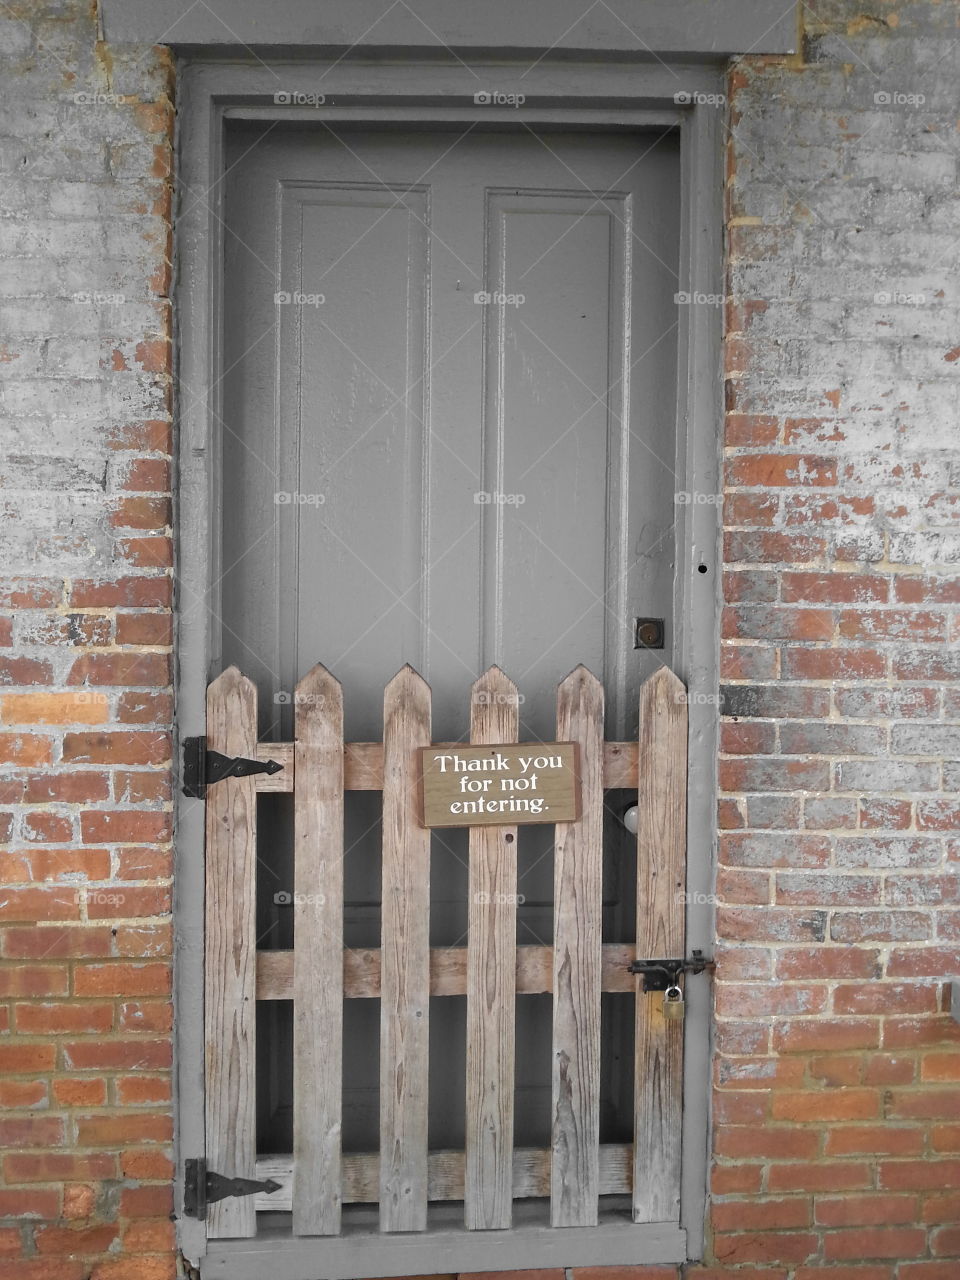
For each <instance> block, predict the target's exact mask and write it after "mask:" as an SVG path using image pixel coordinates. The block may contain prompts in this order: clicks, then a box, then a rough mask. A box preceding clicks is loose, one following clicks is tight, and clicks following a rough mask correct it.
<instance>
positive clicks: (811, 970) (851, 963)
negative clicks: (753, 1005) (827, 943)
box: [776, 916, 882, 980]
mask: <svg viewBox="0 0 960 1280" xmlns="http://www.w3.org/2000/svg"><path fill="white" fill-rule="evenodd" d="M836 919H837V917H836V916H834V917H833V921H832V922H831V927H832V926H833V923H834V922H835V921H836ZM776 965H777V977H778V978H780V979H797V978H824V979H826V978H864V979H871V980H873V979H876V978H879V977H880V974H881V972H882V960H881V953H880V951H879V950H877V949H876V948H873V947H854V946H846V947H782V948H779V949H778V951H777V960H776Z"/></svg>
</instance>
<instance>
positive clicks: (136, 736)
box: [0, 732, 171, 765]
mask: <svg viewBox="0 0 960 1280" xmlns="http://www.w3.org/2000/svg"><path fill="white" fill-rule="evenodd" d="M0 736H2V735H0ZM170 750H171V741H170V736H169V735H168V734H166V733H147V732H141V733H137V732H125V733H67V734H64V739H63V760H64V762H71V763H76V764H111V765H116V764H166V763H167V762H168V761H169V760H170ZM0 759H2V757H0ZM27 763H30V762H27ZM37 763H39V762H37Z"/></svg>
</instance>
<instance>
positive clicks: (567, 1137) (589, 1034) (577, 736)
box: [550, 667, 603, 1227]
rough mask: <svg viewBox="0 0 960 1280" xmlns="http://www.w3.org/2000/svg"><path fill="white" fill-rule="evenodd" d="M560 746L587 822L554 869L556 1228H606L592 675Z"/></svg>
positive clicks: (575, 685)
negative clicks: (576, 763)
mask: <svg viewBox="0 0 960 1280" xmlns="http://www.w3.org/2000/svg"><path fill="white" fill-rule="evenodd" d="M557 737H558V739H561V740H562V741H565V742H567V741H569V742H576V743H578V744H579V747H580V753H579V754H580V789H581V817H580V821H579V822H571V823H558V824H557V829H556V853H555V860H554V906H553V917H554V943H553V1059H552V1073H553V1081H552V1099H553V1113H552V1114H553V1119H552V1135H551V1177H550V1222H551V1225H552V1226H554V1227H590V1226H596V1223H597V1211H598V1202H597V1197H598V1195H599V1163H598V1159H599V1158H598V1147H599V1143H600V989H601V939H602V933H603V921H602V910H603V686H602V685H601V684H600V681H599V680H598V679H597V678H596V676H594V675H592V674H591V673H590V672H589V671H588V670H587V669H586V668H585V667H577V669H576V670H575V671H573V672H571V674H570V675H569V676H567V678H566V679H565V680H564V681H563V682H562V684H561V685H560V687H559V688H558V690H557Z"/></svg>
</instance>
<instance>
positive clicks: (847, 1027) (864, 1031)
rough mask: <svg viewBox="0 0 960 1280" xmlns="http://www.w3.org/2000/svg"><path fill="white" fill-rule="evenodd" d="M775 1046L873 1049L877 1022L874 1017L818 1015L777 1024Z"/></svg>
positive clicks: (796, 1049)
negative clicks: (805, 1020)
mask: <svg viewBox="0 0 960 1280" xmlns="http://www.w3.org/2000/svg"><path fill="white" fill-rule="evenodd" d="M773 1040H774V1045H775V1047H776V1048H777V1049H778V1050H779V1051H780V1052H782V1053H798V1052H803V1051H809V1050H811V1049H813V1050H840V1049H877V1048H879V1046H880V1024H879V1021H878V1020H877V1019H876V1018H855V1019H850V1018H847V1019H844V1018H820V1019H816V1020H815V1021H814V1020H811V1021H810V1022H804V1021H803V1020H798V1021H796V1022H792V1023H778V1024H777V1026H776V1027H775V1028H774V1033H773Z"/></svg>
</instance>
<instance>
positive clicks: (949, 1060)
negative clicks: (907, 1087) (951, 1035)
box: [920, 1051, 960, 1082]
mask: <svg viewBox="0 0 960 1280" xmlns="http://www.w3.org/2000/svg"><path fill="white" fill-rule="evenodd" d="M920 1079H921V1080H923V1081H933V1082H936V1081H941V1080H960V1051H955V1052H953V1053H928V1054H925V1055H924V1058H923V1061H922V1062H921V1063H920Z"/></svg>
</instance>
